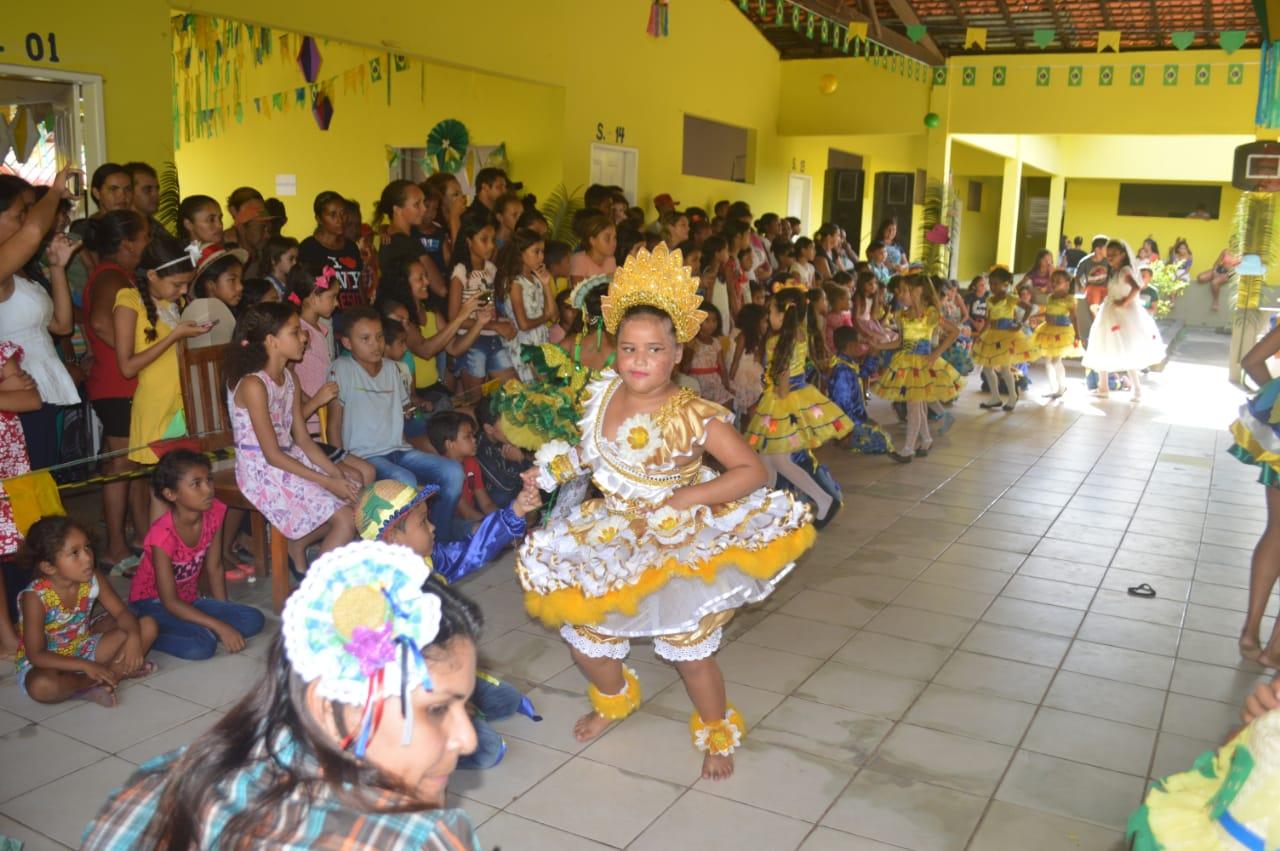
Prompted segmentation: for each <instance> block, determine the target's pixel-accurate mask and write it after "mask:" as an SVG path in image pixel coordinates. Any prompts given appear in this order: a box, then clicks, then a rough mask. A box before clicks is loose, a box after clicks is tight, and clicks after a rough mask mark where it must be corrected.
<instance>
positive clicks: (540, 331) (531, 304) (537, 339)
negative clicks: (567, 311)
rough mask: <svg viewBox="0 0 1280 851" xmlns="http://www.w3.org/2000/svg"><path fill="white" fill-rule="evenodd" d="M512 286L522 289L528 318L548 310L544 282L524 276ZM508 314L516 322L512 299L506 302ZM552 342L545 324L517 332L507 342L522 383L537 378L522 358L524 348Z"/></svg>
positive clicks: (549, 329)
mask: <svg viewBox="0 0 1280 851" xmlns="http://www.w3.org/2000/svg"><path fill="white" fill-rule="evenodd" d="M511 283H512V286H517V287H519V288H520V294H521V295H522V296H524V312H525V315H526V316H541V315H542V314H543V312H544V311H545V310H546V309H547V303H546V299H545V298H543V295H544V294H543V292H542V282H541V281H539V280H538V279H537V278H533V279H530V278H527V277H525V276H524V275H521V276H520V277H518V278H516V279H515V280H514V281H512V282H511ZM505 307H506V312H507V315H508V316H510V317H511V319H512V321H513V322H514V321H515V315H516V311H515V307H514V306H513V305H512V303H511V299H509V298H508V299H507V301H506V305H505ZM550 342H551V327H550V326H548V325H547V323H545V322H543V323H541V324H540V325H538V326H537V327H536V328H530V329H529V330H528V331H520V330H517V331H516V336H515V337H514V338H513V339H511V340H508V341H507V349H508V350H509V351H510V352H511V363H512V364H514V365H515V368H516V375H517V376H519V378H520V380H521V381H522V382H525V383H528V382H530V381H533V380H534V379H535V378H537V375H536V374H535V373H534V371H533V367H532V366H531V365H529V364H528V363H526V362H525V360H524V358H523V357H521V354H520V353H521V350H522V348H523V347H524V346H541V345H542V344H543V343H550Z"/></svg>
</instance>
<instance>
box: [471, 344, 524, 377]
mask: <svg viewBox="0 0 1280 851" xmlns="http://www.w3.org/2000/svg"><path fill="white" fill-rule="evenodd" d="M462 364H463V367H464V369H465V370H466V372H467V375H470V376H471V377H472V378H484V377H485V376H486V375H490V374H492V373H495V372H501V371H502V370H504V369H511V368H512V364H511V353H510V352H509V351H507V344H506V342H505V341H504V340H503V339H502V338H501V337H499V336H498V335H497V334H481V335H480V336H479V337H476V341H475V342H474V343H472V344H471V348H469V349H467V350H466V352H464V353H463V355H462Z"/></svg>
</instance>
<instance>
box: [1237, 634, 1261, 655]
mask: <svg viewBox="0 0 1280 851" xmlns="http://www.w3.org/2000/svg"><path fill="white" fill-rule="evenodd" d="M1261 653H1262V642H1260V641H1258V639H1256V638H1248V637H1246V636H1243V635H1242V636H1240V655H1241V656H1242V657H1244V658H1245V659H1248V660H1249V661H1250V662H1256V661H1258V656H1259V655H1260V654H1261Z"/></svg>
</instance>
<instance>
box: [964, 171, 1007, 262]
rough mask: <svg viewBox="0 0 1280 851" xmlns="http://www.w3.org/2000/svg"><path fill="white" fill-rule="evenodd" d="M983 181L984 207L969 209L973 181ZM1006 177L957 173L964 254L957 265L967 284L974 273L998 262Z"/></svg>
mask: <svg viewBox="0 0 1280 851" xmlns="http://www.w3.org/2000/svg"><path fill="white" fill-rule="evenodd" d="M970 181H978V182H979V183H981V184H982V207H981V209H979V210H977V211H973V210H969V209H968V208H967V199H968V192H969V182H970ZM1003 185H1004V180H1003V179H1001V178H1000V177H992V176H990V175H956V178H955V186H956V191H957V192H958V193H959V194H960V204H961V213H960V257H959V260H958V262H957V264H956V280H958V281H959V282H960V284H961V286H964V285H966V284H967V283H968V282H969V280H970V279H971V278H972V277H973V276H974V275H978V274H981V273H983V272H985V271H987V270H988V269H990V268H991V266H992V265H994V264H995V262H996V229H997V226H998V225H999V224H1000V190H1001V187H1002V186H1003Z"/></svg>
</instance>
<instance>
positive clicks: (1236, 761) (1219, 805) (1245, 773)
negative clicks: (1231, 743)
mask: <svg viewBox="0 0 1280 851" xmlns="http://www.w3.org/2000/svg"><path fill="white" fill-rule="evenodd" d="M1253 765H1254V760H1253V754H1252V753H1250V752H1249V749H1248V748H1246V747H1237V748H1236V749H1235V752H1234V753H1233V754H1231V768H1229V769H1228V770H1227V776H1226V777H1225V778H1223V780H1222V785H1221V786H1219V787H1218V794H1216V795H1214V796H1213V798H1212V799H1211V800H1210V801H1209V804H1210V810H1209V818H1211V819H1215V820H1216V819H1217V818H1218V817H1219V816H1221V815H1222V814H1223V812H1225V811H1226V809H1227V807H1229V806H1231V802H1232V801H1234V800H1235V799H1236V795H1239V794H1240V788H1241V787H1242V786H1244V782H1245V781H1246V780H1248V779H1249V773H1250V772H1251V771H1253Z"/></svg>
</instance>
